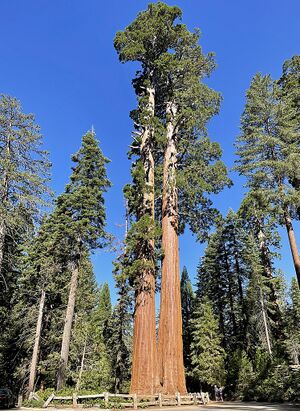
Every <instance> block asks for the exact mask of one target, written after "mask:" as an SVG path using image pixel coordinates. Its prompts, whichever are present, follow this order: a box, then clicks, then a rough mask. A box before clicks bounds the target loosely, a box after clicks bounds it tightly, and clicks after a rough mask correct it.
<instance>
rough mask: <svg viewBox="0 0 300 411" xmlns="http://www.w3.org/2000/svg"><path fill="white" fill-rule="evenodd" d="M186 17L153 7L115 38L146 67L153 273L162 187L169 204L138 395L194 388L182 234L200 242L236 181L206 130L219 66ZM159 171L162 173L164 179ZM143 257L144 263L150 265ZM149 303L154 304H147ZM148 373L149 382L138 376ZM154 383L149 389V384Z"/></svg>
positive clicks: (141, 136) (143, 103) (139, 87)
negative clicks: (208, 81) (188, 365)
mask: <svg viewBox="0 0 300 411" xmlns="http://www.w3.org/2000/svg"><path fill="white" fill-rule="evenodd" d="M180 17H181V11H180V9H178V8H176V7H168V6H166V5H165V4H163V3H156V4H150V5H149V7H148V10H147V11H145V12H142V13H140V14H139V15H138V17H137V19H136V20H135V21H134V22H133V23H132V24H131V25H130V26H129V27H128V28H127V29H126V30H125V31H124V32H121V33H118V34H117V36H116V39H115V46H116V49H117V51H118V52H119V56H120V59H121V61H128V60H137V61H139V62H141V64H142V71H141V72H139V73H138V75H137V78H136V79H135V80H134V86H135V90H136V92H137V95H138V96H139V107H138V109H137V110H135V111H134V112H133V113H132V117H133V119H134V120H135V122H136V127H137V131H138V134H137V136H138V137H137V138H135V142H134V144H133V147H132V154H135V155H137V156H138V157H137V161H136V163H135V165H134V168H133V173H132V174H133V185H131V187H130V188H129V187H128V188H127V190H126V191H127V196H128V198H129V200H130V201H129V204H131V208H132V210H133V211H134V214H135V216H136V218H137V223H136V224H135V225H134V227H133V228H135V229H138V228H139V230H140V233H142V236H141V235H140V236H138V234H137V233H136V234H135V236H136V239H139V246H138V247H139V248H141V244H143V241H141V240H142V237H143V238H144V240H145V238H146V235H147V234H148V244H147V245H145V246H144V247H143V248H142V249H143V251H144V252H143V258H144V260H145V259H146V260H148V262H149V261H152V263H151V264H150V267H151V265H152V276H153V273H154V265H155V264H154V263H155V262H154V261H153V259H154V238H153V235H154V232H153V234H152V238H151V236H149V232H150V230H149V229H148V233H147V229H146V227H147V224H148V225H149V222H150V225H151V224H152V226H153V220H154V194H155V187H154V182H155V184H156V192H158V191H160V194H161V193H162V197H161V198H160V199H158V200H160V202H159V201H158V204H159V203H161V206H162V208H161V210H160V211H159V212H158V216H159V220H161V221H162V249H163V260H162V288H161V310H160V327H159V337H158V370H157V369H156V360H155V356H156V354H155V335H153V330H154V324H155V322H154V316H153V313H154V300H153V293H154V277H153V279H152V282H151V284H150V282H149V280H148V279H147V278H148V277H147V276H146V277H145V275H142V276H141V274H142V271H143V270H144V269H145V270H147V269H148V271H149V263H148V264H147V265H145V261H144V265H145V268H144V269H143V267H142V265H141V264H140V265H139V267H138V268H139V269H140V273H139V275H138V278H139V279H141V278H142V283H144V284H146V285H147V282H148V283H149V286H148V289H149V290H148V293H147V296H146V297H145V295H144V294H145V293H144V290H145V286H142V288H141V290H143V293H141V291H138V293H137V300H136V310H135V334H134V351H133V376H132V387H131V389H132V391H134V392H144V393H146V392H153V389H154V390H155V389H157V387H158V384H159V385H161V386H162V390H163V391H164V392H166V393H174V392H177V391H179V392H182V393H184V392H185V391H186V388H185V377H184V367H183V350H182V319H181V304H180V283H179V254H178V235H179V233H180V231H181V230H182V229H183V227H184V224H186V223H188V224H189V225H190V226H191V228H192V229H193V231H194V232H196V233H197V235H198V238H199V239H200V240H203V239H204V238H205V236H206V233H207V228H208V227H209V226H210V225H211V223H212V221H213V219H214V217H215V215H216V211H215V210H214V209H212V208H211V202H210V200H209V199H208V198H207V197H206V196H205V194H206V193H216V192H218V191H219V190H220V189H221V188H222V187H223V186H224V184H226V183H228V180H227V177H226V170H225V167H224V165H223V164H222V163H221V162H220V161H219V157H220V155H221V151H220V148H219V146H218V145H217V144H215V143H211V142H210V140H209V138H208V136H207V133H206V128H205V125H206V123H207V121H208V120H209V119H210V117H211V116H212V115H214V114H215V113H217V111H218V107H219V100H220V97H219V95H218V94H217V93H216V92H214V91H212V90H211V89H209V88H208V87H207V86H205V85H204V84H203V83H202V82H201V79H202V78H203V77H205V76H207V75H209V74H210V72H211V70H212V69H213V67H214V62H213V59H212V56H211V55H208V56H205V55H204V54H203V53H202V51H201V48H200V46H199V45H198V40H199V33H198V32H195V33H191V32H189V31H188V30H187V28H186V26H185V25H183V24H175V23H176V19H177V18H180ZM145 142H147V144H146V145H145ZM154 169H156V170H157V173H156V177H155V175H154ZM141 193H142V195H141ZM150 194H151V195H150ZM149 195H150V197H149ZM145 199H146V204H148V209H147V207H146V206H145ZM149 204H150V208H149ZM146 216H147V217H146ZM149 217H150V218H149ZM144 244H145V241H144ZM145 251H146V253H145ZM145 256H146V257H145ZM143 258H141V257H140V258H139V259H138V260H139V261H140V262H141V263H142V261H143ZM135 267H137V263H136V262H135ZM147 267H148V268H147ZM145 279H146V282H145ZM139 287H141V283H140V285H139ZM141 298H142V299H144V301H146V300H147V302H146V303H144V304H143V305H141V303H140V299H141ZM149 301H152V303H151V304H152V306H151V309H150V308H148V309H149V310H150V311H151V316H149V315H147V318H149V320H148V321H149V323H148V326H146V324H145V323H144V324H142V325H139V322H140V321H139V316H140V315H142V314H140V312H141V313H142V312H145V310H146V309H147V307H150V305H151V304H150V303H149ZM138 330H139V331H138ZM145 330H147V331H145ZM149 330H150V331H149ZM143 340H147V341H148V343H147V344H145V345H142V344H141V343H140V341H143ZM146 347H148V348H147V351H149V349H150V353H152V352H153V355H152V354H151V355H149V354H148V355H147V356H146V357H145V353H143V352H140V351H139V350H143V349H146ZM149 347H151V348H149ZM136 349H137V350H138V351H136ZM149 362H151V364H150V363H149ZM146 373H147V375H148V377H147V378H146V379H144V378H143V379H142V380H141V379H140V378H139V377H138V375H143V376H145V375H146ZM157 373H158V377H159V380H157ZM138 381H140V382H138ZM145 381H147V382H145ZM148 383H149V386H148V387H145V384H148ZM139 384H141V386H139Z"/></svg>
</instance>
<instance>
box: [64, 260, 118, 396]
mask: <svg viewBox="0 0 300 411" xmlns="http://www.w3.org/2000/svg"><path fill="white" fill-rule="evenodd" d="M105 308H107V309H108V311H107V312H106V311H105ZM109 308H110V310H111V302H110V293H109V288H108V285H107V284H106V283H105V284H104V285H103V286H101V287H100V289H99V290H98V289H97V285H96V280H95V276H94V273H93V269H92V265H91V263H90V261H89V260H87V261H86V263H84V267H83V264H81V275H80V277H79V286H78V293H77V297H76V305H75V315H74V326H73V331H72V341H71V346H70V358H69V364H70V365H69V369H70V371H69V373H68V376H69V378H68V383H69V384H70V383H72V382H73V384H75V382H76V385H75V389H76V390H77V391H79V390H80V389H90V390H95V389H102V390H103V391H107V390H110V389H111V383H112V378H111V375H112V368H111V359H110V353H109V351H108V348H107V346H108V342H107V340H106V338H107V337H106V335H105V333H106V332H107V331H108V329H109V324H108V323H107V321H108V322H109V321H110V315H111V311H109Z"/></svg>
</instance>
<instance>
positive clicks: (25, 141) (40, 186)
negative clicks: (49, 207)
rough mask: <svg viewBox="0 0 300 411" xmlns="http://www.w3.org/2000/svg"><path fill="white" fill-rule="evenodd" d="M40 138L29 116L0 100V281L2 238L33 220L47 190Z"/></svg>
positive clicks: (0, 275) (47, 165) (15, 103)
mask: <svg viewBox="0 0 300 411" xmlns="http://www.w3.org/2000/svg"><path fill="white" fill-rule="evenodd" d="M41 146H42V136H41V134H40V132H39V127H38V125H37V124H36V123H35V119H34V116H33V115H32V114H24V113H23V112H22V107H21V104H20V102H19V101H18V100H17V99H15V98H13V97H10V96H6V95H2V96H1V98H0V175H1V178H0V281H1V283H2V286H3V287H7V286H8V284H7V281H6V279H5V273H4V272H3V267H2V265H3V258H4V243H5V237H6V236H9V237H11V238H12V239H14V236H15V235H16V231H18V227H19V226H20V225H22V224H24V223H26V224H28V222H30V219H33V218H35V217H37V215H38V214H39V208H40V206H41V205H45V200H46V196H45V195H46V194H47V192H48V193H49V189H48V188H47V186H46V183H47V181H48V179H49V168H50V163H49V161H48V158H47V153H46V152H45V151H44V150H42V147H41Z"/></svg>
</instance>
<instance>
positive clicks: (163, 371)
mask: <svg viewBox="0 0 300 411" xmlns="http://www.w3.org/2000/svg"><path fill="white" fill-rule="evenodd" d="M167 115H168V116H169V121H168V124H167V148H166V150H165V155H164V170H163V200H162V247H163V251H164V258H163V263H162V279H161V302H160V322H159V334H158V361H159V362H158V364H159V377H160V383H161V385H162V391H163V393H165V394H175V393H176V392H179V393H181V394H185V393H186V385H185V375H184V365H183V342H182V314H181V296H180V280H179V251H178V232H177V231H178V196H177V187H176V174H175V173H176V155H177V151H176V142H175V130H174V121H175V116H176V107H175V105H174V104H172V103H169V104H168V106H167Z"/></svg>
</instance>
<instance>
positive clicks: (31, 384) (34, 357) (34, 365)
mask: <svg viewBox="0 0 300 411" xmlns="http://www.w3.org/2000/svg"><path fill="white" fill-rule="evenodd" d="M45 295H46V294H45V291H44V290H42V293H41V298H40V304H39V314H38V319H37V323H36V331H35V339H34V346H33V352H32V358H31V363H30V375H29V383H28V393H31V392H33V390H34V381H35V377H36V369H37V364H38V355H39V348H40V340H41V330H42V323H43V312H44V305H45Z"/></svg>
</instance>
